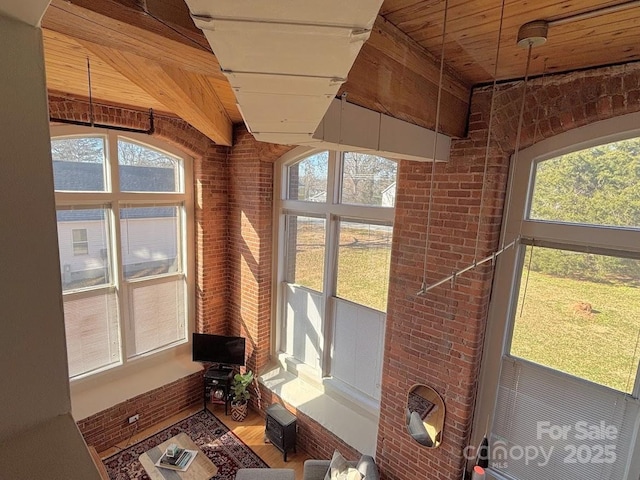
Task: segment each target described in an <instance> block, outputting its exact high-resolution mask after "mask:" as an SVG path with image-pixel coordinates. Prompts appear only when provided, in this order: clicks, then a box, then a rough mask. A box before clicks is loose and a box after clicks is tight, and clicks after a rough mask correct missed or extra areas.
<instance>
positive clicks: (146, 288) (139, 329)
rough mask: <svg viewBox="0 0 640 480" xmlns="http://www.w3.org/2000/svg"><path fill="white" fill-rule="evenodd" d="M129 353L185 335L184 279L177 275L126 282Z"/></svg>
mask: <svg viewBox="0 0 640 480" xmlns="http://www.w3.org/2000/svg"><path fill="white" fill-rule="evenodd" d="M129 292H130V302H129V305H130V308H131V309H132V311H131V313H130V317H131V318H130V322H129V328H130V329H131V330H132V331H131V332H130V334H129V335H128V337H127V338H128V339H129V342H130V345H129V348H128V349H127V352H128V354H129V357H134V356H137V355H140V354H142V353H146V352H150V351H152V350H155V349H158V348H161V347H164V346H167V345H171V344H172V343H174V342H177V341H179V340H183V339H184V338H186V333H187V332H186V328H185V321H184V318H185V316H184V311H185V300H186V298H185V282H184V277H183V276H182V275H181V276H179V277H177V278H175V277H174V278H165V279H162V280H161V281H158V280H154V281H150V280H143V281H139V282H134V283H129Z"/></svg>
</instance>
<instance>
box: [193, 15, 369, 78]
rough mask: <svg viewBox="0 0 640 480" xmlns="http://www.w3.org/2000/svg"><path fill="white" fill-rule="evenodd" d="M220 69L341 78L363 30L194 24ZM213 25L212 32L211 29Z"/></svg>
mask: <svg viewBox="0 0 640 480" xmlns="http://www.w3.org/2000/svg"><path fill="white" fill-rule="evenodd" d="M196 25H197V26H198V27H200V28H202V29H203V31H204V34H205V36H206V37H207V40H208V41H209V44H210V45H211V47H212V48H213V51H214V53H215V55H216V57H217V58H218V61H219V62H220V65H222V67H223V68H224V70H226V71H231V72H268V73H280V74H286V75H297V76H314V77H330V78H332V77H335V78H341V79H342V80H343V81H344V80H345V79H346V76H347V72H349V69H350V68H351V66H352V65H353V62H354V61H355V59H356V56H357V55H358V52H360V48H361V47H362V45H363V44H364V42H365V40H366V39H367V38H369V31H368V30H367V31H362V30H359V33H355V34H354V33H353V30H352V29H350V28H344V27H339V28H336V27H325V26H316V25H289V24H276V23H257V22H239V21H226V20H224V21H220V20H213V21H211V22H203V21H198V20H197V21H196ZM211 27H213V29H211Z"/></svg>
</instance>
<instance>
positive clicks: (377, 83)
mask: <svg viewBox="0 0 640 480" xmlns="http://www.w3.org/2000/svg"><path fill="white" fill-rule="evenodd" d="M445 62H446V58H445ZM439 77H440V62H439V61H438V60H436V59H435V58H434V56H433V55H431V54H430V53H429V52H428V51H427V50H426V49H424V48H423V47H421V46H420V45H419V44H418V43H416V42H415V41H413V40H412V39H411V38H409V36H407V35H406V34H404V33H403V32H401V31H400V30H399V29H397V28H396V27H394V26H393V25H392V24H391V23H389V22H387V21H386V20H385V19H384V18H382V17H381V16H378V18H377V20H376V23H375V25H374V27H373V30H372V32H371V36H370V37H369V40H367V42H366V43H365V44H364V46H363V47H362V49H361V50H360V54H359V55H358V58H357V59H356V61H355V63H354V65H353V67H352V68H351V71H350V72H349V80H348V81H347V82H346V83H345V84H344V85H343V86H342V88H341V89H340V92H341V93H342V92H347V95H348V96H347V99H348V101H351V102H353V103H355V104H358V105H360V106H362V107H365V108H369V109H372V110H375V111H378V112H383V113H386V114H388V115H391V116H393V117H396V118H399V119H402V120H405V121H407V122H410V123H414V124H416V125H420V126H422V127H426V128H430V129H433V128H434V127H435V120H436V119H435V117H436V104H437V97H438V84H439ZM470 96H471V85H469V84H467V83H465V82H463V81H462V80H460V79H459V78H458V77H457V75H455V73H454V72H453V71H451V70H449V69H448V68H445V71H444V75H443V82H442V100H441V102H442V103H441V109H440V110H441V111H440V128H439V131H440V132H442V133H445V134H447V135H450V136H453V137H463V136H464V135H465V133H466V125H467V113H468V107H469V98H470Z"/></svg>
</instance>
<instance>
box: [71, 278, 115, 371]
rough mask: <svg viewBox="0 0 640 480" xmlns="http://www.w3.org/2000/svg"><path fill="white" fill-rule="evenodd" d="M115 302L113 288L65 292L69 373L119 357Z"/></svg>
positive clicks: (100, 364) (107, 362)
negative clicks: (72, 292) (66, 293)
mask: <svg viewBox="0 0 640 480" xmlns="http://www.w3.org/2000/svg"><path fill="white" fill-rule="evenodd" d="M117 302H118V299H117V296H116V294H115V292H114V289H113V288H105V289H101V290H93V291H89V292H82V293H78V294H70V295H65V296H64V323H65V333H66V340H67V355H68V357H69V358H68V363H69V376H71V377H73V376H75V375H80V374H83V373H87V372H91V371H93V370H97V369H99V368H102V367H106V366H107V365H111V364H114V363H118V362H119V361H120V336H119V328H118V305H117Z"/></svg>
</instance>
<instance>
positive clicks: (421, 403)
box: [406, 385, 444, 448]
mask: <svg viewBox="0 0 640 480" xmlns="http://www.w3.org/2000/svg"><path fill="white" fill-rule="evenodd" d="M406 423H407V430H408V432H409V435H411V437H412V438H413V439H414V440H415V441H416V442H418V443H419V444H420V445H423V446H425V447H430V448H436V447H438V446H439V445H440V444H441V443H442V429H443V427H444V400H442V397H441V396H440V395H439V394H438V392H436V391H435V390H434V389H433V388H431V387H428V386H426V385H414V386H413V387H411V388H410V389H409V394H408V395H407V408H406Z"/></svg>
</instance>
